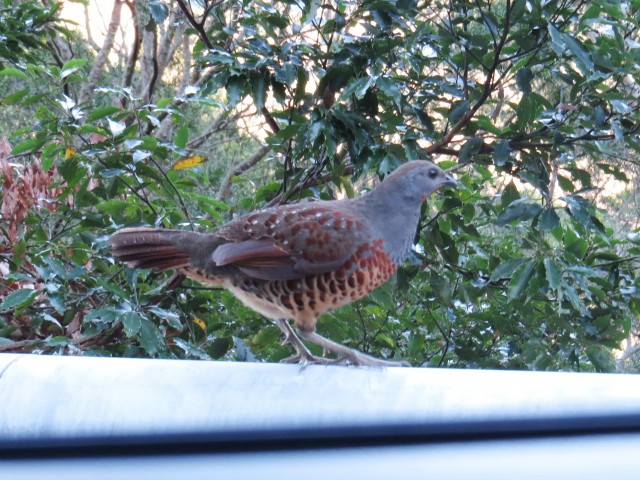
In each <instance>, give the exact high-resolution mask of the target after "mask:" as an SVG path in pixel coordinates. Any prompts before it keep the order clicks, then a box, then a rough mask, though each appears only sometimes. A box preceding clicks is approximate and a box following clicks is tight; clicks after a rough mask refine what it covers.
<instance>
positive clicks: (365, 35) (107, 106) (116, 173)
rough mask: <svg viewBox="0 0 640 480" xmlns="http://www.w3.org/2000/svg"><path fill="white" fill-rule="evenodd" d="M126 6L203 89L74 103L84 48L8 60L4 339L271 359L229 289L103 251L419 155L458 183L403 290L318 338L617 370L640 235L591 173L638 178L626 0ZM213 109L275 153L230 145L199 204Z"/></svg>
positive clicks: (375, 299)
mask: <svg viewBox="0 0 640 480" xmlns="http://www.w3.org/2000/svg"><path fill="white" fill-rule="evenodd" d="M116 3H117V2H116ZM137 5H138V10H137V12H138V17H136V18H137V19H138V20H137V21H138V25H139V26H144V31H145V32H149V31H150V32H153V31H155V32H160V31H161V29H162V28H166V26H165V25H167V24H168V22H169V20H168V16H169V15H174V17H175V18H174V17H172V18H174V21H175V22H178V23H179V24H180V25H182V26H183V27H184V29H183V30H182V31H183V32H184V35H185V36H186V38H187V39H188V40H190V41H191V43H192V44H193V48H192V52H193V55H194V58H196V59H197V61H198V66H199V71H200V72H202V75H201V76H200V77H198V84H197V88H193V89H190V90H184V89H182V91H180V89H177V90H176V89H174V95H173V96H171V95H168V96H165V97H161V96H159V95H158V96H157V98H154V97H153V93H154V92H151V94H150V96H148V97H144V98H142V97H140V96H139V95H138V94H137V93H134V92H136V91H141V90H143V84H142V83H140V85H139V86H138V90H136V88H135V84H132V85H133V86H134V88H131V86H130V85H124V86H116V85H115V84H114V85H111V86H109V87H108V88H102V89H98V90H96V91H95V93H94V95H93V98H92V99H91V100H90V101H89V100H88V101H83V102H80V103H78V99H79V98H80V97H81V95H80V93H79V92H81V91H82V90H83V88H85V87H86V84H87V81H86V71H87V69H88V65H90V63H87V59H86V58H85V59H83V58H70V59H68V60H66V61H65V62H64V63H63V64H61V65H52V64H48V63H45V62H42V61H37V59H34V58H24V60H26V63H23V62H18V61H17V60H16V58H15V57H11V56H5V55H2V57H3V58H2V61H4V62H5V64H7V68H5V69H4V70H3V71H2V72H0V74H2V75H4V78H14V79H16V78H17V79H19V80H20V86H19V87H18V86H17V85H16V83H14V84H12V86H11V88H12V89H13V91H11V92H8V93H7V94H6V96H5V97H4V100H3V105H4V106H5V107H4V108H10V109H14V110H23V111H25V110H26V111H30V112H33V117H32V120H31V122H30V123H29V124H28V125H25V126H24V127H23V128H21V129H17V130H16V131H15V132H13V134H12V136H11V138H10V139H9V140H10V142H11V145H12V147H11V148H10V150H11V152H10V154H8V153H6V152H5V154H4V155H2V156H3V157H4V158H5V160H3V162H4V163H3V177H4V183H3V186H2V192H3V204H2V207H3V210H2V218H3V224H4V225H5V226H4V227H3V230H2V233H3V237H4V238H3V240H2V241H3V243H0V252H1V253H0V254H1V255H2V257H1V261H0V268H3V269H4V270H5V271H3V274H4V279H3V283H2V284H1V285H0V296H2V298H3V300H2V302H1V303H0V337H3V338H4V340H3V342H4V343H6V345H4V346H3V345H2V344H0V348H4V349H14V350H15V349H18V348H30V349H33V348H37V349H41V350H44V351H52V350H60V351H67V352H68V351H71V352H75V351H77V352H83V353H91V354H105V355H149V356H173V357H191V358H237V359H241V360H252V359H255V358H257V359H260V360H279V359H281V358H284V357H285V356H287V355H289V354H290V353H291V352H290V351H289V349H288V348H287V347H282V346H280V345H279V343H278V340H279V335H278V330H277V329H276V328H275V327H274V326H271V325H269V324H268V323H267V322H265V321H264V319H261V318H260V317H259V316H258V315H257V314H254V313H253V312H251V311H250V310H248V309H246V308H244V307H242V306H241V305H240V304H239V302H238V301H237V300H235V299H233V297H232V296H231V295H230V294H229V293H228V292H223V291H213V292H212V291H209V290H201V289H197V288H195V287H193V288H192V287H191V286H190V284H181V286H178V287H176V288H170V287H171V286H175V285H174V284H178V283H179V282H178V281H175V282H172V280H170V279H169V281H168V284H167V283H163V282H165V279H168V277H166V276H165V275H158V274H156V273H154V272H149V271H132V270H129V269H123V268H122V267H121V266H120V265H116V264H114V263H113V261H112V260H111V258H110V256H109V252H108V249H107V247H106V243H105V240H106V238H107V236H108V235H109V234H110V233H112V232H113V231H114V230H115V229H116V228H118V227H120V226H124V225H133V224H147V225H161V226H165V227H177V226H181V227H182V228H201V229H214V228H216V227H217V226H218V225H220V224H222V223H223V222H224V220H225V219H226V218H228V215H229V210H233V211H243V210H249V209H252V208H255V207H257V206H259V205H263V204H275V203H278V202H282V201H290V200H296V199H299V198H300V197H304V196H316V197H321V198H332V197H333V196H334V195H335V194H336V193H337V192H339V191H341V192H345V193H347V194H350V195H351V194H353V193H354V191H355V190H356V189H357V188H358V186H359V185H361V184H362V182H360V183H352V180H351V179H352V175H351V174H355V175H356V178H358V177H360V178H362V179H363V180H362V181H363V182H364V181H366V179H367V178H368V175H367V174H369V173H372V172H376V173H380V174H384V173H386V172H388V171H390V170H392V169H393V168H395V167H396V166H397V165H399V164H400V163H402V162H403V161H406V160H407V159H415V158H424V157H429V156H432V157H435V158H436V160H438V161H439V163H440V164H441V165H443V166H446V167H451V168H452V169H454V170H457V176H458V179H459V180H460V182H461V184H462V187H463V188H461V189H459V191H457V192H455V193H447V194H446V195H444V196H442V197H438V198H435V199H433V200H432V201H431V202H430V205H429V207H428V208H426V209H425V216H424V219H425V220H424V223H423V225H422V226H421V229H420V231H419V232H418V234H417V237H416V249H415V252H414V254H413V256H412V258H411V260H410V261H409V262H407V264H406V265H404V266H403V267H402V269H401V270H400V271H399V272H398V275H397V276H396V278H395V279H394V281H393V282H391V283H389V284H387V285H385V286H383V287H381V288H380V289H378V290H377V291H376V292H374V293H373V294H372V295H371V296H370V297H368V298H367V299H365V300H363V301H361V302H358V303H356V304H354V305H351V306H347V307H344V308H342V309H340V310H338V311H336V312H334V313H332V314H330V315H327V316H326V317H325V318H323V319H321V320H320V323H319V328H320V330H321V333H323V334H326V335H328V336H330V337H331V338H332V339H334V340H336V341H341V342H344V343H347V344H351V345H352V346H354V347H356V348H360V349H363V350H365V351H369V352H372V353H374V354H376V355H379V356H386V357H390V358H408V359H409V360H411V362H412V363H413V364H416V365H433V366H436V365H437V366H478V367H487V368H530V369H555V370H598V371H610V370H614V369H615V368H616V364H615V362H614V357H613V350H614V349H618V348H620V344H621V342H622V341H623V340H625V339H627V338H633V335H632V334H633V332H634V331H637V315H638V313H640V296H639V294H638V280H637V271H638V255H640V244H639V243H640V237H639V236H638V235H637V233H631V232H625V231H624V228H620V227H621V226H620V225H619V224H616V223H615V217H613V218H612V217H611V213H615V212H607V211H605V210H604V209H603V208H604V207H605V206H606V205H607V204H606V203H603V202H602V201H601V193H602V192H601V190H602V189H601V182H602V181H603V179H610V178H614V179H615V180H617V181H619V182H623V183H625V182H630V183H632V182H633V181H634V176H633V175H634V173H633V172H634V168H635V166H636V165H635V163H634V161H633V156H634V154H635V153H636V152H637V151H639V150H640V140H639V137H638V131H639V129H640V115H639V113H638V105H637V102H636V98H637V96H638V83H637V82H638V80H639V78H640V72H639V71H638V65H639V64H640V62H638V60H639V59H638V56H639V54H640V48H639V46H640V43H639V42H640V40H639V39H638V38H637V37H638V33H637V32H638V28H637V27H638V25H637V23H638V18H639V12H640V4H639V3H638V2H630V3H626V4H618V3H615V2H609V1H606V0H598V1H594V2H584V1H578V0H574V1H572V0H565V1H564V2H542V1H539V0H528V1H526V0H513V1H512V0H508V1H501V2H492V1H488V0H487V1H479V2H465V1H460V2H440V1H435V2H426V3H423V2H416V1H412V0H408V1H397V2H392V1H385V0H360V1H357V2H323V3H320V2H315V1H308V2H301V3H294V2H288V1H277V2H258V1H255V2H245V3H242V4H236V3H233V2H208V1H205V2H200V8H199V9H198V8H196V7H195V2H193V3H189V2H185V1H181V0H178V1H176V2H172V3H167V2H159V1H153V2H137ZM6 8H10V7H6ZM187 25H188V27H189V28H186V27H187ZM141 31H142V29H141ZM147 34H148V33H147ZM0 53H1V52H0ZM172 86H173V85H172V84H171V81H170V80H168V79H167V78H164V77H163V79H162V82H161V83H160V86H158V89H159V91H171V88H172ZM173 87H175V86H173ZM155 92H157V91H155ZM220 92H224V94H225V96H226V101H223V100H221V97H220ZM156 94H157V93H156ZM222 106H223V107H224V108H225V109H227V110H226V111H227V112H246V111H250V112H253V113H254V114H255V116H254V117H253V118H254V120H255V119H257V118H259V119H260V123H259V128H256V130H258V131H259V132H260V135H259V138H263V139H264V141H265V142H266V145H267V146H268V147H269V149H270V152H271V154H270V156H269V157H259V156H258V157H256V158H257V160H255V162H250V161H246V162H245V161H243V160H245V159H246V158H248V157H249V156H250V151H248V150H247V147H243V150H242V151H241V152H240V155H242V157H240V159H239V160H236V162H235V163H236V164H239V163H241V164H243V165H246V168H245V169H244V170H240V171H237V173H235V174H234V175H235V177H234V178H235V183H234V195H232V196H231V197H230V198H228V199H227V198H225V200H226V202H227V203H223V202H222V201H220V200H221V198H218V199H217V200H213V199H212V197H213V196H214V195H212V193H211V189H212V185H218V180H217V179H215V178H213V179H212V176H220V175H221V172H223V171H224V170H223V169H222V168H221V166H220V165H219V164H218V165H217V166H207V163H206V162H205V163H204V164H201V162H200V161H198V162H195V161H194V160H193V159H194V158H195V157H194V156H193V155H194V154H198V153H199V152H198V151H197V150H198V149H195V148H190V146H191V147H192V146H193V145H192V144H191V142H190V139H194V138H195V137H197V136H199V135H201V134H203V133H205V132H206V130H207V129H206V127H203V126H199V125H196V124H197V122H194V121H193V119H192V118H190V115H191V114H198V115H214V116H215V115H218V114H219V110H216V109H219V108H220V107H222ZM211 108H213V110H211ZM247 109H249V110H247ZM166 118H169V119H170V120H171V121H172V123H171V125H169V127H167V128H163V127H162V122H164V121H165V119H166ZM220 118H222V117H220V116H218V117H217V119H220ZM235 118H236V119H237V118H238V117H235ZM255 122H258V120H255ZM255 122H254V123H255ZM211 123H212V124H214V121H212V122H211ZM232 124H233V123H232ZM233 125H237V124H233ZM235 128H236V130H238V129H237V127H235ZM225 135H226V133H225ZM236 138H237V137H236ZM229 148H231V146H230V147H229ZM5 149H9V147H6V148H5ZM185 158H188V159H189V160H188V161H187V160H183V161H182V162H181V163H178V165H180V166H185V165H188V164H189V162H191V163H192V164H193V167H192V168H185V169H172V168H171V166H172V165H176V162H177V161H179V159H185ZM262 158H265V160H262ZM272 158H275V159H277V160H278V161H277V162H272V161H268V160H270V159H272ZM241 160H242V161H241ZM253 172H255V173H253ZM266 175H269V176H271V177H272V178H274V179H275V180H276V181H273V182H271V183H269V182H265V176H266ZM267 178H268V177H267ZM251 181H255V182H259V184H258V188H256V189H253V188H252V183H251ZM635 217H637V215H635ZM636 220H637V218H636ZM627 233H629V235H627ZM185 285H186V286H187V287H189V288H184V286H185ZM167 292H168V293H167ZM618 367H619V368H626V367H625V366H624V365H622V366H620V365H619V366H618Z"/></svg>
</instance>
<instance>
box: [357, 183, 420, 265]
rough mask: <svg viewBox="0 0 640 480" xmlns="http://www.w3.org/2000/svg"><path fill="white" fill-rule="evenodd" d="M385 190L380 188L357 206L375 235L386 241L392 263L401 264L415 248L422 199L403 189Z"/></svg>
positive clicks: (360, 199) (383, 187)
mask: <svg viewBox="0 0 640 480" xmlns="http://www.w3.org/2000/svg"><path fill="white" fill-rule="evenodd" d="M385 187H386V185H384V184H381V185H379V186H378V187H377V188H376V189H375V190H373V191H372V192H370V193H369V194H368V195H365V196H364V197H361V198H359V199H357V200H355V202H358V203H359V207H360V208H361V209H363V210H366V216H367V218H369V219H370V220H371V223H370V225H371V228H372V229H373V230H374V231H373V233H374V235H376V236H380V237H381V238H383V239H384V242H385V249H386V250H387V252H388V253H389V254H390V255H391V258H392V260H393V261H394V262H396V263H397V264H400V263H402V262H403V261H404V260H405V259H406V258H407V255H408V253H409V251H410V250H411V246H412V245H413V240H414V238H415V234H416V229H417V228H418V221H419V219H420V207H421V205H422V199H420V198H414V197H412V196H411V195H410V194H409V192H407V191H403V190H402V189H395V188H385Z"/></svg>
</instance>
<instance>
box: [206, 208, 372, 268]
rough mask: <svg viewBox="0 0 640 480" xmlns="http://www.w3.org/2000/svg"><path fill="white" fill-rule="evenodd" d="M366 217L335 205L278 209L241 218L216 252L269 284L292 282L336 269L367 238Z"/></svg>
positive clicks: (215, 256)
mask: <svg viewBox="0 0 640 480" xmlns="http://www.w3.org/2000/svg"><path fill="white" fill-rule="evenodd" d="M368 233H369V232H368V230H367V228H366V224H365V222H364V221H363V219H362V218H360V217H359V216H358V215H357V214H356V213H354V212H352V211H349V210H348V209H347V208H345V206H344V203H342V204H341V206H340V207H338V206H337V205H336V204H335V202H318V203H308V204H296V205H286V206H279V207H273V208H270V209H265V210H261V211H258V212H255V213H252V214H249V215H247V216H245V217H241V218H239V219H237V220H234V221H232V222H230V223H228V224H227V225H225V226H224V227H223V228H222V229H221V230H220V231H218V232H216V234H217V235H218V236H220V237H223V238H225V239H226V240H227V241H228V242H229V243H227V244H225V245H222V246H220V247H218V248H217V249H216V250H215V252H214V253H213V260H214V261H215V262H216V264H217V265H220V266H222V265H236V266H237V267H238V268H240V269H241V270H242V271H243V272H245V273H246V274H247V275H250V276H252V277H255V278H259V279H263V280H291V279H297V278H304V277H307V276H310V275H319V274H322V273H326V272H329V271H333V270H335V269H336V268H338V267H340V266H341V265H342V264H343V263H344V262H346V261H347V260H348V259H349V257H351V256H352V255H353V254H354V253H355V251H356V249H357V248H358V246H359V245H360V244H361V243H362V242H363V241H364V239H365V238H367V235H368Z"/></svg>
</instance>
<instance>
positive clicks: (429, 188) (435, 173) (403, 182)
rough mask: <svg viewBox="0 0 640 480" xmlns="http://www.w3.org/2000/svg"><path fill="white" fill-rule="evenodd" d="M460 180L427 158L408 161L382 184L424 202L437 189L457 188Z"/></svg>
mask: <svg viewBox="0 0 640 480" xmlns="http://www.w3.org/2000/svg"><path fill="white" fill-rule="evenodd" d="M457 186H458V182H456V181H455V180H454V178H453V177H452V176H451V175H449V174H447V173H445V172H444V171H443V170H442V169H441V168H440V167H438V166H437V165H435V164H434V163H431V162H429V161H427V160H414V161H412V162H407V163H405V164H403V165H401V166H400V167H398V168H397V169H396V170H394V171H393V172H392V173H391V174H389V175H387V177H385V179H384V181H383V182H382V184H381V185H380V187H383V188H385V189H387V188H390V189H392V190H395V191H396V192H398V193H400V195H401V196H403V197H404V198H406V199H411V200H414V201H419V202H420V203H422V202H424V201H425V200H426V199H427V198H429V196H430V195H431V194H432V193H433V192H435V191H436V190H438V189H440V188H443V187H452V188H456V187H457Z"/></svg>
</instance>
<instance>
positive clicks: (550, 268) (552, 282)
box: [543, 257, 562, 290]
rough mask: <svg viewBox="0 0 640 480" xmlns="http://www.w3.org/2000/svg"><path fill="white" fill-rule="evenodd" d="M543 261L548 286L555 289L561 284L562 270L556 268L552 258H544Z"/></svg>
mask: <svg viewBox="0 0 640 480" xmlns="http://www.w3.org/2000/svg"><path fill="white" fill-rule="evenodd" d="M543 263H544V269H545V272H546V275H547V282H548V283H549V287H550V288H552V289H553V290H557V289H558V287H559V286H560V285H562V272H560V269H558V267H557V265H556V264H555V262H554V261H553V259H552V258H548V257H547V258H545V259H544V260H543Z"/></svg>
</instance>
